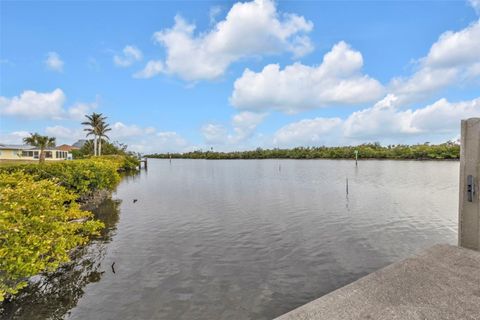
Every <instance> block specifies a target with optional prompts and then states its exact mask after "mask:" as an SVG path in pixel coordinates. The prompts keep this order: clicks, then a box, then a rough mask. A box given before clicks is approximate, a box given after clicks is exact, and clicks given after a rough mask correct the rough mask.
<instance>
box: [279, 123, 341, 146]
mask: <svg viewBox="0 0 480 320" xmlns="http://www.w3.org/2000/svg"><path fill="white" fill-rule="evenodd" d="M341 126H342V120H341V119H340V118H314V119H304V120H300V121H298V122H294V123H290V124H288V125H286V126H284V127H282V128H280V129H279V130H278V131H277V132H276V133H275V135H274V138H273V143H274V145H276V146H299V145H302V146H312V145H329V144H331V143H332V142H338V140H337V139H338V134H339V133H340V132H339V131H340V129H341Z"/></svg>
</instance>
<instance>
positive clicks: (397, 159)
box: [147, 157, 460, 162]
mask: <svg viewBox="0 0 480 320" xmlns="http://www.w3.org/2000/svg"><path fill="white" fill-rule="evenodd" d="M147 158H148V159H158V160H170V158H157V157H147ZM171 160H211V161H218V160H247V161H248V160H342V161H355V159H352V158H247V159H244V158H221V159H214V158H171ZM366 160H367V161H371V160H378V161H388V160H391V161H460V159H431V158H419V159H400V158H361V159H358V162H361V161H366Z"/></svg>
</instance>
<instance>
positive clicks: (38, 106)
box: [0, 88, 98, 120]
mask: <svg viewBox="0 0 480 320" xmlns="http://www.w3.org/2000/svg"><path fill="white" fill-rule="evenodd" d="M65 100H66V96H65V93H64V92H63V91H62V90H61V89H58V88H57V89H55V90H53V91H52V92H45V93H42V92H36V91H33V90H25V91H24V92H22V93H21V94H20V95H19V96H15V97H13V98H7V97H3V96H0V115H4V116H11V117H18V118H23V119H52V120H60V119H75V120H79V119H83V116H84V115H85V114H87V113H89V112H90V111H92V110H93V109H95V108H96V107H97V105H98V103H97V102H92V103H76V104H74V105H73V106H72V107H70V108H69V109H65Z"/></svg>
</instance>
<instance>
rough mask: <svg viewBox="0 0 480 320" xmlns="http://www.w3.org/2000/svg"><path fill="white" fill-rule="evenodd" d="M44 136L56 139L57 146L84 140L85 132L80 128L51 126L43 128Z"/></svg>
mask: <svg viewBox="0 0 480 320" xmlns="http://www.w3.org/2000/svg"><path fill="white" fill-rule="evenodd" d="M45 134H47V135H48V136H51V137H55V138H56V139H57V145H59V144H62V143H68V144H72V143H74V142H75V141H77V140H78V139H85V132H84V131H83V129H82V128H74V129H73V128H67V127H64V126H60V125H57V126H51V127H46V128H45Z"/></svg>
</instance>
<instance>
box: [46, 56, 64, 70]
mask: <svg viewBox="0 0 480 320" xmlns="http://www.w3.org/2000/svg"><path fill="white" fill-rule="evenodd" d="M44 63H45V66H46V67H47V69H49V70H51V71H56V72H62V71H63V65H64V62H63V61H62V59H61V58H60V55H59V54H58V53H56V52H53V51H52V52H49V53H47V59H45V61H44Z"/></svg>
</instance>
